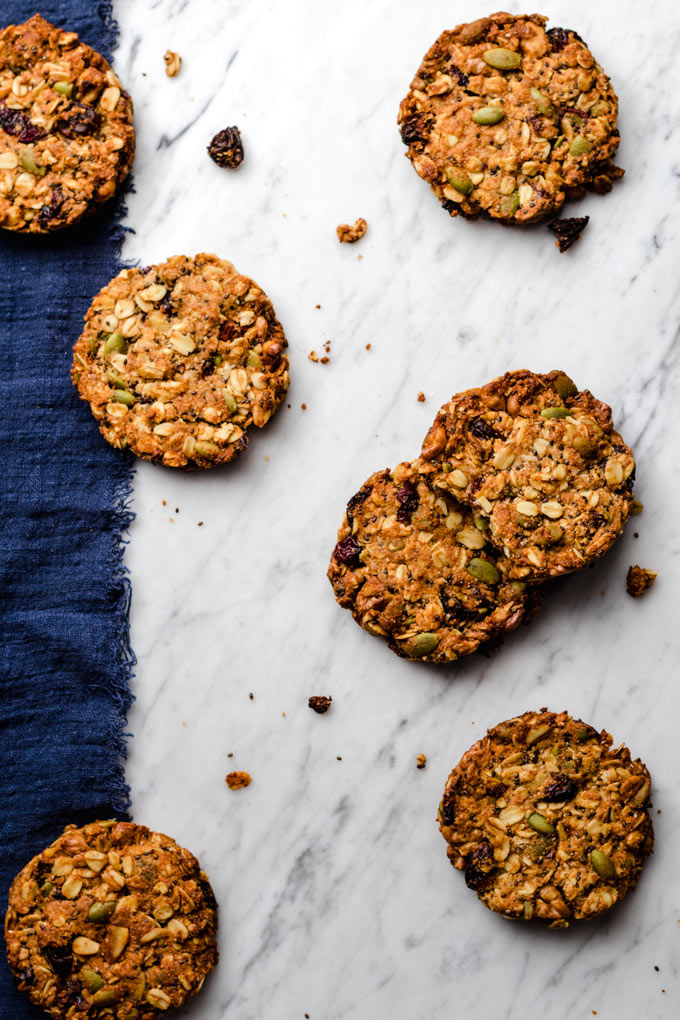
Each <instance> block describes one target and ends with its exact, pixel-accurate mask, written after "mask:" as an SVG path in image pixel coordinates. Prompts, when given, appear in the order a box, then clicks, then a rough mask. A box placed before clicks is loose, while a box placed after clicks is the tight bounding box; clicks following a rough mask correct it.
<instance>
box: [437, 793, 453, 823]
mask: <svg viewBox="0 0 680 1020" xmlns="http://www.w3.org/2000/svg"><path fill="white" fill-rule="evenodd" d="M439 813H440V815H441V818H442V821H443V823H444V825H453V823H454V822H455V820H456V810H455V803H454V798H453V797H451V796H446V795H445V796H444V799H443V801H442V802H441V805H440V808H439Z"/></svg>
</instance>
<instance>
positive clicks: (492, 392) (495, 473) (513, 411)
mask: <svg viewBox="0 0 680 1020" xmlns="http://www.w3.org/2000/svg"><path fill="white" fill-rule="evenodd" d="M421 456H422V458H423V459H424V460H425V461H427V462H428V463H430V464H431V465H432V466H433V467H434V483H435V485H436V486H437V487H438V488H441V489H443V490H445V491H446V492H449V493H450V494H451V495H452V496H454V497H455V498H456V499H458V500H459V501H460V502H461V503H464V504H466V505H467V506H469V507H470V508H471V509H473V510H474V512H475V513H477V514H480V515H481V516H482V517H483V518H484V519H485V520H487V521H488V523H489V529H488V538H489V540H490V542H491V543H492V544H493V545H494V546H495V547H496V548H497V549H498V550H499V552H502V554H503V556H504V565H505V570H506V572H507V575H508V576H510V577H515V578H524V579H527V580H531V581H537V580H544V579H547V578H549V577H556V576H558V575H560V574H565V573H569V572H570V571H572V570H578V569H579V568H580V567H584V566H587V565H588V564H589V563H591V562H592V561H593V560H595V559H596V558H597V557H598V556H602V555H603V554H604V553H605V552H607V550H608V549H610V548H611V546H612V545H613V544H614V542H615V541H616V539H617V538H618V537H619V536H620V535H621V533H622V531H623V528H624V525H625V523H626V520H627V518H628V514H629V512H630V507H631V503H632V501H633V482H634V479H635V461H634V459H633V454H632V452H631V450H630V449H629V447H628V446H626V444H625V443H624V441H623V439H622V438H621V436H620V435H619V434H618V432H616V431H615V430H614V427H613V422H612V415H611V408H610V407H608V406H607V404H604V403H602V401H600V400H597V399H596V398H595V397H593V395H592V394H591V393H590V392H589V391H588V390H582V391H581V392H579V391H578V389H577V387H576V385H575V384H574V382H573V381H572V380H571V379H570V378H569V376H567V375H565V373H564V372H560V371H554V372H549V373H547V374H545V375H539V374H536V373H533V372H528V371H524V370H521V371H516V372H506V374H505V375H503V376H501V377H500V378H499V379H494V380H493V381H492V382H490V383H488V384H487V385H486V386H482V387H480V388H476V389H471V390H466V391H465V392H464V393H458V394H455V395H454V396H453V397H452V398H451V400H450V401H449V402H448V403H447V404H445V405H444V406H443V407H442V408H441V409H440V411H439V413H438V414H437V417H436V419H435V421H434V424H433V425H432V427H431V428H430V430H429V432H428V434H427V436H426V437H425V442H424V443H423V447H422V451H421Z"/></svg>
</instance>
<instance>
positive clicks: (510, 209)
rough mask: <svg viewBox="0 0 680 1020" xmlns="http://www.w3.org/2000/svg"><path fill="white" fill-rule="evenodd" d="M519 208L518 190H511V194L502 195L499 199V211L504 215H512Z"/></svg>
mask: <svg viewBox="0 0 680 1020" xmlns="http://www.w3.org/2000/svg"><path fill="white" fill-rule="evenodd" d="M518 209H519V191H513V193H512V195H504V196H503V198H502V199H501V212H502V213H503V215H504V216H507V217H511V216H514V215H515V213H516V212H517V210H518Z"/></svg>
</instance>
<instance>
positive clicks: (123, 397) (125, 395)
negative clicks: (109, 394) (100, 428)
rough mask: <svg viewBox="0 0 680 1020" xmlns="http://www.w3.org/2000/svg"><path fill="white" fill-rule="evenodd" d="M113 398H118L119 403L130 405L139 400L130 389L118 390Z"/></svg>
mask: <svg viewBox="0 0 680 1020" xmlns="http://www.w3.org/2000/svg"><path fill="white" fill-rule="evenodd" d="M112 399H113V400H117V401H118V403H119V404H127V406H128V407H132V405H133V404H135V403H136V402H137V398H136V396H135V395H134V393H130V391H129V390H116V392H115V393H114V394H113V398H112Z"/></svg>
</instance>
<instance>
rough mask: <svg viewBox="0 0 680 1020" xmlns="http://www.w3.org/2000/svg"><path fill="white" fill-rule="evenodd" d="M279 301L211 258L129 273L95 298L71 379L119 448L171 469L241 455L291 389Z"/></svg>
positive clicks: (181, 259)
mask: <svg viewBox="0 0 680 1020" xmlns="http://www.w3.org/2000/svg"><path fill="white" fill-rule="evenodd" d="M287 346H288V344H287V342H286V338H285V336H284V333H283V329H282V328H281V324H280V323H279V321H278V320H277V318H276V315H275V313H274V309H273V307H272V304H271V301H270V300H269V298H268V297H267V295H266V294H265V293H264V291H263V290H261V289H260V287H258V286H257V284H256V283H255V282H254V281H253V280H251V279H249V277H247V276H241V275H240V274H239V273H238V272H237V271H236V269H235V268H234V266H233V265H232V264H231V263H230V262H226V261H224V260H223V259H219V258H217V256H215V255H207V254H204V253H202V254H199V255H196V256H195V257H193V258H187V257H186V256H184V255H175V256H173V257H172V258H170V259H168V260H167V261H166V262H164V263H162V264H161V265H157V266H146V267H145V268H142V269H124V270H123V271H122V272H120V273H119V274H118V276H116V277H115V278H114V279H113V280H112V281H111V282H110V283H108V284H107V285H106V286H105V287H103V288H102V290H101V291H100V292H99V294H98V295H97V296H96V297H95V299H94V301H93V302H92V304H91V306H90V308H89V310H88V312H87V315H86V316H85V328H84V330H83V333H82V335H81V336H80V339H79V340H78V342H77V343H76V345H75V348H74V360H73V366H72V369H71V378H72V379H73V382H74V384H75V385H76V386H77V388H78V392H79V393H80V396H81V397H82V399H83V400H87V401H88V403H89V404H90V407H91V409H92V413H93V414H94V416H95V418H96V419H97V421H98V422H99V427H100V430H101V432H102V434H103V436H104V437H105V439H107V440H108V442H109V443H111V445H112V446H115V447H117V448H119V449H122V448H124V447H129V448H130V449H131V450H132V451H133V453H135V454H136V455H137V456H138V457H143V458H145V459H146V460H152V461H156V462H159V463H162V464H164V465H165V466H166V467H179V468H189V467H191V468H211V467H215V466H216V465H218V464H225V463H227V462H228V461H231V460H233V459H234V458H235V457H237V456H238V455H239V453H241V451H243V450H244V449H245V448H246V446H247V444H248V440H247V436H246V430H247V429H248V428H249V427H250V426H251V425H254V426H255V427H256V428H262V427H263V426H264V425H265V424H266V423H267V422H268V421H269V419H270V418H271V416H272V415H273V414H274V412H275V411H276V409H277V407H279V405H280V404H281V402H282V400H283V398H284V396H285V393H286V390H287V388H288V358H287V357H286V355H285V353H284V350H285V348H286V347H287Z"/></svg>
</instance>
